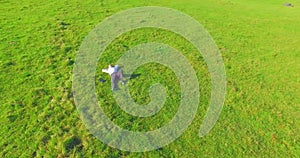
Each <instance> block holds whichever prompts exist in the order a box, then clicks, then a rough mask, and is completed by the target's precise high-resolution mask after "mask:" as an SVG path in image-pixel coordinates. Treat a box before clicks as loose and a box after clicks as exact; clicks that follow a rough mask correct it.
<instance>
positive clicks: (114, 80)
mask: <svg viewBox="0 0 300 158" xmlns="http://www.w3.org/2000/svg"><path fill="white" fill-rule="evenodd" d="M111 89H112V90H117V89H118V75H117V73H115V72H114V73H112V74H111Z"/></svg>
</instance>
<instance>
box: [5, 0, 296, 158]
mask: <svg viewBox="0 0 300 158" xmlns="http://www.w3.org/2000/svg"><path fill="white" fill-rule="evenodd" d="M291 3H293V4H294V5H295V7H293V8H292V7H285V6H283V4H284V1H280V0H265V1H258V0H255V1H246V0H240V1H239V0H213V1H208V0H205V1H200V0H199V1H196V0H191V1H188V2H186V1H184V0H176V1H169V2H167V1H165V2H161V1H158V0H152V1H147V2H142V1H138V0H134V1H133V0H132V1H119V0H114V1H106V0H105V1H91V0H88V1H77V0H70V1H54V2H53V1H40V2H38V1H33V0H23V1H16V0H11V1H8V0H0V72H1V73H0V83H1V86H0V106H1V108H0V124H1V127H0V137H1V139H0V155H1V157H31V156H32V157H34V156H37V157H41V156H45V157H57V156H58V157H64V156H68V155H69V156H71V157H91V156H93V157H96V156H99V157H120V156H121V157H122V156H123V157H125V156H126V157H127V156H128V157H159V156H160V157H200V156H201V157H202V156H204V157H212V156H218V157H238V156H260V157H269V156H271V157H286V156H287V157H297V156H299V153H300V152H299V150H300V145H299V144H300V142H299V141H300V138H299V133H300V123H299V119H300V118H299V116H300V111H299V106H300V99H299V96H300V84H299V83H300V38H299V37H300V29H299V28H300V16H299V15H300V9H299V8H300V3H299V1H296V0H293V1H291ZM149 5H152V6H165V7H171V8H174V9H178V10H180V11H183V12H185V13H187V14H189V15H190V16H192V17H193V18H195V19H196V20H198V21H199V22H200V23H201V24H202V25H203V26H204V27H205V28H206V29H207V30H208V31H209V32H210V34H211V35H212V36H213V38H214V40H215V41H216V43H217V45H218V47H219V48H220V50H221V53H222V56H223V59H224V62H225V67H226V73H227V95H226V101H225V105H224V108H223V111H222V113H221V115H220V118H219V120H218V122H217V124H216V125H215V127H214V128H213V129H212V131H211V132H210V133H209V134H208V135H206V136H205V137H203V138H199V137H198V130H199V127H200V126H201V123H202V120H203V116H204V115H205V112H206V110H207V106H208V103H209V102H210V100H209V98H210V76H209V73H208V70H207V68H206V65H205V62H204V60H203V58H202V57H201V56H200V55H199V53H198V52H197V51H196V50H195V48H194V47H192V45H191V44H189V43H188V42H187V41H186V40H184V39H183V38H182V37H180V36H178V35H176V34H173V33H171V32H168V31H164V30H159V29H150V28H146V29H139V30H135V31H131V32H129V33H126V34H124V35H122V36H120V37H119V38H117V39H116V40H115V41H114V42H113V43H112V44H111V45H110V46H109V47H108V48H107V50H106V51H105V52H104V54H103V56H102V57H101V59H100V60H99V64H98V71H97V73H96V76H97V78H100V77H102V78H104V79H107V80H109V76H108V75H107V74H104V73H101V72H100V70H101V69H102V68H104V67H106V66H107V64H109V63H114V62H116V61H117V59H118V57H120V55H122V53H123V52H125V51H127V50H129V49H130V48H132V47H134V46H135V45H137V44H141V43H145V42H151V41H155V42H162V43H165V44H169V45H170V46H173V47H174V48H176V49H178V50H180V51H182V53H183V54H184V55H185V56H186V57H187V59H189V61H191V64H192V65H193V67H194V68H195V70H196V71H197V77H198V79H199V82H200V85H199V86H200V89H201V94H202V95H201V103H200V105H199V108H198V111H197V116H196V118H195V119H194V121H193V122H192V124H191V126H190V127H189V128H188V130H187V131H185V132H184V134H183V135H182V136H181V137H179V138H178V139H177V140H176V141H174V142H173V143H171V144H169V145H168V146H165V147H163V148H161V149H158V150H155V151H150V152H144V153H130V152H124V151H119V150H117V149H114V148H111V147H109V146H107V145H105V144H104V143H102V142H100V141H99V140H98V139H97V138H96V137H94V136H93V135H91V134H89V132H88V130H87V128H86V127H85V125H84V124H83V122H82V120H81V119H80V116H79V114H78V112H77V110H76V106H75V104H74V101H73V99H74V98H73V95H72V70H73V64H74V61H75V56H76V53H77V51H78V49H79V46H80V44H81V42H82V41H83V39H84V37H85V36H86V35H87V34H88V33H89V31H91V30H92V29H93V28H94V27H95V26H96V25H97V24H98V23H99V22H101V21H102V20H103V19H104V18H105V17H108V16H109V15H112V14H114V13H116V12H118V11H120V10H123V9H127V8H132V7H137V6H149ZM112 54H113V55H112ZM157 71H158V72H161V73H160V74H158V73H157ZM135 73H137V74H141V75H140V76H138V77H137V78H134V79H132V80H131V81H130V83H128V84H129V86H131V87H130V93H131V95H132V97H133V99H134V100H135V101H136V102H137V103H140V104H146V103H147V102H149V101H150V98H149V96H148V90H149V87H150V86H151V85H152V84H153V83H156V82H161V83H162V84H165V86H166V87H167V89H168V92H167V94H168V97H167V101H166V104H165V106H164V107H163V108H162V110H161V111H160V112H159V113H158V114H157V115H155V116H153V117H150V118H136V117H133V116H130V115H128V114H126V113H125V112H122V111H121V109H120V108H119V107H118V106H117V105H116V103H115V101H114V100H113V97H112V94H111V91H110V83H109V82H105V83H100V82H98V81H96V86H97V95H98V99H99V102H101V103H102V105H103V104H104V105H103V107H102V108H103V109H104V111H105V112H106V114H107V115H108V116H109V117H110V118H111V119H112V120H113V122H114V123H116V124H118V125H119V126H121V127H123V128H127V129H130V130H135V131H147V130H149V129H150V130H152V129H155V128H159V127H161V126H163V125H164V124H165V123H167V122H168V121H170V119H172V116H173V115H174V114H175V112H176V109H177V108H178V103H179V101H180V98H179V97H178V93H179V94H180V88H179V86H178V82H177V80H176V78H175V75H174V73H172V71H170V70H169V69H167V68H159V65H157V64H147V65H144V66H141V67H140V68H139V69H137V70H136V72H135ZM297 133H298V134H297Z"/></svg>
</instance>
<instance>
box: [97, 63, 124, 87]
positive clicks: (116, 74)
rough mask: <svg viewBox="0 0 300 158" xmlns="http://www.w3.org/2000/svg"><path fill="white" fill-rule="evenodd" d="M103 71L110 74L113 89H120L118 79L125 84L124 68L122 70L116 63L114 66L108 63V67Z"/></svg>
mask: <svg viewBox="0 0 300 158" xmlns="http://www.w3.org/2000/svg"><path fill="white" fill-rule="evenodd" d="M102 72H105V73H108V74H109V75H110V77H111V89H112V90H117V89H118V81H121V82H122V84H125V82H124V81H123V70H121V69H120V68H119V66H118V65H115V66H114V67H113V66H111V65H108V68H107V69H102Z"/></svg>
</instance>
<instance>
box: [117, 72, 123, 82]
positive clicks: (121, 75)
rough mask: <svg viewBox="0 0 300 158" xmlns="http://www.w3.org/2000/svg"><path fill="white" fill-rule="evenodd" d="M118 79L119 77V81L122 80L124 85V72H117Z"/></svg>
mask: <svg viewBox="0 0 300 158" xmlns="http://www.w3.org/2000/svg"><path fill="white" fill-rule="evenodd" d="M117 77H118V80H120V81H121V82H122V84H124V81H123V70H121V69H120V70H118V72H117Z"/></svg>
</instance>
